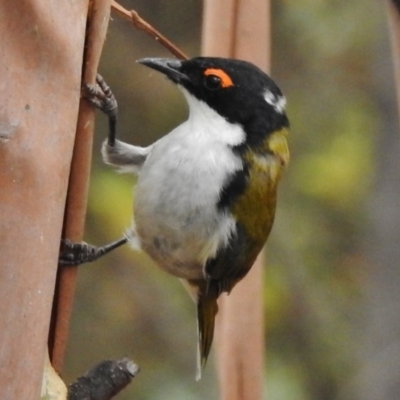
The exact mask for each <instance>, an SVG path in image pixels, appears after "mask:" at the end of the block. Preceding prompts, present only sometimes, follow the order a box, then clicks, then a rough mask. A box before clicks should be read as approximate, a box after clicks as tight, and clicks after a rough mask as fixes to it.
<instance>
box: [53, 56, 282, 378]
mask: <svg viewBox="0 0 400 400" xmlns="http://www.w3.org/2000/svg"><path fill="white" fill-rule="evenodd" d="M139 63H141V64H143V65H145V66H147V67H150V68H152V69H154V70H157V71H159V72H161V73H163V74H164V75H165V76H167V77H168V78H169V79H170V80H171V81H172V82H173V83H175V84H176V85H177V86H178V88H179V89H180V90H181V91H182V92H183V94H184V96H185V98H186V101H187V103H188V105H189V117H188V119H187V121H185V122H183V123H182V124H181V125H179V126H178V127H176V128H175V129H174V130H172V132H170V133H169V134H167V135H165V136H164V137H162V138H161V139H159V140H158V141H156V142H155V143H154V144H152V145H150V146H148V147H138V146H134V145H131V144H127V143H124V142H121V141H119V140H116V137H115V136H116V120H117V102H116V100H115V98H114V96H113V94H112V93H111V90H110V89H109V87H108V86H107V85H106V83H105V82H104V80H103V79H102V78H101V77H98V79H97V85H95V86H94V85H93V86H91V85H86V97H88V99H89V100H90V101H91V102H92V104H94V105H95V106H97V107H98V108H100V109H101V110H102V111H104V112H105V113H106V114H107V115H108V117H109V124H110V132H109V137H108V139H107V140H106V141H105V142H104V144H103V148H102V154H103V159H104V161H105V162H106V163H107V164H110V165H113V166H115V167H118V168H120V170H122V171H125V172H132V173H134V174H137V175H138V182H137V187H136V192H135V193H136V194H135V199H134V207H133V208H134V221H133V223H132V227H131V228H130V229H129V231H128V232H127V233H126V235H125V236H124V237H123V238H122V239H120V240H118V241H116V242H114V243H111V244H109V245H107V246H103V247H95V246H92V245H88V244H86V243H71V242H69V241H64V242H63V246H62V248H63V250H62V253H61V255H60V263H61V264H64V265H76V264H80V263H84V262H89V261H93V260H95V259H97V258H99V257H100V256H102V255H103V254H105V253H108V252H109V251H110V250H112V249H114V248H116V247H118V246H120V245H122V244H124V243H126V242H129V243H130V244H131V246H132V247H133V248H134V249H141V250H144V251H145V252H146V253H147V254H149V255H150V257H151V258H152V259H153V260H154V261H155V262H156V263H157V264H158V265H159V266H160V267H161V268H162V269H163V270H165V271H167V272H169V273H170V274H172V275H174V276H176V277H178V278H181V279H182V280H183V281H185V282H187V283H188V285H187V286H188V287H189V288H190V293H191V294H192V295H193V296H194V299H195V301H196V302H197V316H198V336H199V337H198V340H199V345H198V346H199V352H198V354H199V355H198V372H197V377H198V378H200V376H201V370H202V367H203V366H204V364H205V362H206V360H207V357H208V354H209V352H210V348H211V343H212V340H213V335H214V321H215V315H216V314H217V311H218V305H217V299H218V297H219V295H220V294H221V293H222V292H228V293H229V292H230V291H231V290H232V288H233V287H234V286H235V285H236V284H237V283H238V282H239V281H240V280H241V279H242V278H243V277H244V276H245V275H246V274H247V272H248V271H249V270H250V268H251V266H252V264H253V263H254V261H255V259H256V257H257V255H258V254H259V252H260V251H261V249H262V247H263V245H264V243H265V241H266V240H267V237H268V235H269V233H270V230H271V227H272V224H273V221H274V216H275V208H276V198H277V185H278V181H279V180H280V177H281V172H282V169H283V167H284V166H285V165H286V164H287V163H288V161H289V151H288V147H287V142H286V137H287V135H288V127H289V122H288V118H287V116H286V112H285V103H286V102H285V98H284V97H283V95H282V93H281V91H280V90H279V88H278V87H277V85H276V84H275V83H274V82H273V81H272V79H271V78H270V77H269V76H268V75H266V74H265V73H264V72H263V71H261V70H260V69H259V68H257V67H256V66H254V65H253V64H251V63H249V62H246V61H240V60H234V59H224V58H209V57H197V58H193V59H190V60H186V61H179V60H174V59H163V58H145V59H142V60H139ZM238 329H240V328H238Z"/></svg>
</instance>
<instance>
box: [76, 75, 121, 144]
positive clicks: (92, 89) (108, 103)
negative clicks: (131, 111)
mask: <svg viewBox="0 0 400 400" xmlns="http://www.w3.org/2000/svg"><path fill="white" fill-rule="evenodd" d="M83 89H84V96H85V98H86V99H87V100H88V101H89V102H90V103H91V104H92V105H94V106H95V107H96V108H98V109H99V110H101V111H103V113H104V114H106V115H107V116H108V126H109V131H108V145H109V146H114V145H115V137H116V134H117V115H118V103H117V100H116V99H115V97H114V95H113V93H112V91H111V89H110V87H109V86H108V85H107V83H106V82H105V80H104V78H103V77H102V76H101V75H99V74H97V77H96V85H91V84H88V83H86V84H84V86H83Z"/></svg>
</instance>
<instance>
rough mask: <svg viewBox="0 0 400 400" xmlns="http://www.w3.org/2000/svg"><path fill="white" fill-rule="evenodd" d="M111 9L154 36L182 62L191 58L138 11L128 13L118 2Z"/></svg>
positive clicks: (112, 4)
mask: <svg viewBox="0 0 400 400" xmlns="http://www.w3.org/2000/svg"><path fill="white" fill-rule="evenodd" d="M111 7H112V8H113V9H114V10H115V11H117V12H118V13H119V14H120V15H122V16H123V17H125V18H126V19H129V20H130V21H132V24H133V25H134V26H135V27H136V28H137V29H140V30H142V31H144V32H146V33H147V34H148V35H150V36H152V37H153V38H154V39H155V40H156V41H157V42H159V43H160V44H161V45H162V46H164V47H165V48H166V49H167V50H168V51H170V52H171V53H172V54H173V55H174V56H176V57H177V58H179V59H181V60H187V59H188V58H189V57H188V56H187V55H186V54H185V53H184V52H183V51H182V50H180V49H179V48H178V47H177V46H176V45H174V44H173V43H172V42H171V41H170V40H169V39H167V38H166V37H165V36H164V35H163V34H162V33H160V32H159V31H158V30H157V29H155V28H154V27H153V26H152V25H150V24H149V23H148V22H147V21H145V20H144V19H143V18H142V17H141V16H140V15H139V14H138V13H137V12H136V11H134V10H131V11H128V10H127V9H125V8H124V7H122V6H121V5H120V4H118V3H117V2H116V1H112V3H111Z"/></svg>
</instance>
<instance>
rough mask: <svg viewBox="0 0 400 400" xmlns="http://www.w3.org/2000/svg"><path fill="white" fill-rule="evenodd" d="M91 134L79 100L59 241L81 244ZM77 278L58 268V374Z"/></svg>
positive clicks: (88, 68)
mask: <svg viewBox="0 0 400 400" xmlns="http://www.w3.org/2000/svg"><path fill="white" fill-rule="evenodd" d="M110 3H111V0H95V1H93V2H92V3H91V7H90V11H89V17H88V27H87V41H86V46H85V47H86V51H85V58H84V71H83V81H84V82H86V83H95V81H96V74H97V67H98V65H99V60H100V56H101V51H102V48H103V44H104V39H105V36H106V32H107V27H108V21H109V17H110ZM93 132H94V108H93V107H92V106H91V105H90V104H89V103H88V102H87V101H86V100H85V99H82V100H81V103H80V107H79V114H78V122H77V127H76V139H75V146H74V152H73V158H72V164H71V175H70V179H69V188H68V197H67V203H66V207H65V220H64V227H63V231H64V232H63V237H65V238H68V239H71V240H72V241H75V242H79V241H81V240H82V238H83V234H84V228H85V218H86V205H87V200H88V191H89V178H90V169H91V161H92V144H93ZM77 276H78V268H77V267H68V268H61V269H60V270H59V272H58V278H57V290H56V295H55V298H54V306H53V318H52V329H51V331H50V337H49V345H50V350H51V361H52V364H53V367H54V369H55V370H56V371H58V372H61V370H62V367H63V363H64V357H65V352H66V348H67V341H68V335H69V325H70V320H71V314H72V306H73V300H74V295H75V287H76V281H77Z"/></svg>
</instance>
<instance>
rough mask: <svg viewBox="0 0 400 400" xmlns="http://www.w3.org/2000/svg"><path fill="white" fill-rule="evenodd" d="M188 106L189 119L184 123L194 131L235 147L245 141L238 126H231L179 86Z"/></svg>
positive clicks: (242, 132) (241, 129)
mask: <svg viewBox="0 0 400 400" xmlns="http://www.w3.org/2000/svg"><path fill="white" fill-rule="evenodd" d="M179 88H180V89H181V90H182V92H183V94H184V95H185V98H186V101H187V103H188V105H189V118H188V120H187V122H186V123H188V124H190V125H192V126H193V127H194V128H195V130H196V131H198V130H199V127H201V128H202V129H200V131H202V132H204V134H208V135H213V136H214V140H215V141H218V142H223V143H225V144H227V145H230V146H237V145H239V144H241V143H243V142H244V141H245V140H246V135H245V133H244V131H243V128H242V126H241V125H239V124H232V123H230V122H228V121H227V120H226V119H225V118H224V117H222V116H221V115H219V114H218V113H217V112H216V111H214V110H213V109H212V108H211V107H210V106H208V105H207V104H206V103H205V102H204V101H201V100H198V99H197V98H196V97H195V96H193V95H192V94H190V93H189V92H188V91H187V90H186V89H185V88H183V87H182V86H179Z"/></svg>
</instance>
